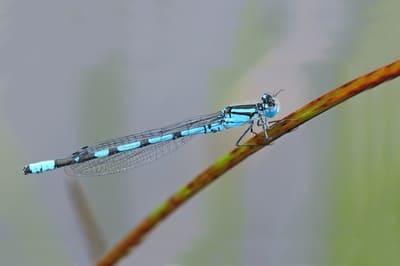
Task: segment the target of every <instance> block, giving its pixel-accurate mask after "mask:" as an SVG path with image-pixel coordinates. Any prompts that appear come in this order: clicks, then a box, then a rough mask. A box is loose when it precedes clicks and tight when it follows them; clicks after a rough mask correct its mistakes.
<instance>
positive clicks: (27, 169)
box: [22, 165, 32, 175]
mask: <svg viewBox="0 0 400 266" xmlns="http://www.w3.org/2000/svg"><path fill="white" fill-rule="evenodd" d="M22 171H24V175H28V174H32V171H31V168H30V167H29V165H25V166H24V168H22Z"/></svg>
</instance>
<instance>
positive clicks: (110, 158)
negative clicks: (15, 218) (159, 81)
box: [23, 93, 279, 176]
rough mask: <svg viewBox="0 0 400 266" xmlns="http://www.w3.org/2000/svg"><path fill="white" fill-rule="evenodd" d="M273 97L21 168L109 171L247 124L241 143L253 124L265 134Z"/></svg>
mask: <svg viewBox="0 0 400 266" xmlns="http://www.w3.org/2000/svg"><path fill="white" fill-rule="evenodd" d="M275 97H276V94H274V95H270V94H267V93H264V94H263V95H262V96H261V102H258V103H253V104H243V105H233V106H227V107H225V108H224V109H222V110H221V111H219V112H217V113H213V114H210V115H205V116H200V117H197V118H194V119H189V120H186V121H183V122H180V123H177V124H174V125H170V126H167V127H163V128H158V129H153V130H149V131H144V132H141V133H138V134H133V135H129V136H125V137H120V138H115V139H111V140H107V141H103V142H100V143H97V144H94V145H91V146H85V147H82V148H81V149H80V150H78V151H76V152H74V153H73V154H72V155H70V156H68V157H66V158H63V159H55V160H47V161H41V162H37V163H31V164H28V165H26V166H24V168H23V171H24V173H25V174H38V173H42V172H45V171H50V170H54V169H56V168H60V167H65V168H64V169H65V172H66V173H67V174H68V175H73V176H88V175H106V174H113V173H117V172H121V171H123V170H126V169H129V168H133V167H136V166H139V165H141V164H143V163H146V162H151V161H153V160H156V159H158V158H160V157H161V156H163V155H165V154H167V153H169V152H171V151H172V150H175V149H176V148H178V147H179V146H181V145H182V144H184V143H186V141H187V140H188V139H189V138H190V137H191V136H194V135H199V134H210V133H217V132H220V131H223V130H227V129H230V128H235V127H240V126H243V125H245V124H247V125H248V127H247V129H246V130H245V131H244V132H243V134H242V135H241V136H240V137H239V139H238V140H237V142H236V145H238V146H240V145H241V144H240V143H241V140H242V139H243V137H244V136H245V135H246V134H247V133H248V132H251V133H254V131H253V126H254V125H255V124H256V125H257V126H261V127H262V129H263V131H264V135H265V138H268V135H267V129H268V123H269V121H268V119H269V118H272V117H274V116H275V115H276V114H277V113H278V112H279V102H278V100H277V99H276V98H275Z"/></svg>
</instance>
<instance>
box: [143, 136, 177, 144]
mask: <svg viewBox="0 0 400 266" xmlns="http://www.w3.org/2000/svg"><path fill="white" fill-rule="evenodd" d="M173 137H174V135H173V134H168V135H164V136H160V137H155V138H150V139H148V142H149V143H150V144H154V143H158V142H162V141H167V140H172V139H173Z"/></svg>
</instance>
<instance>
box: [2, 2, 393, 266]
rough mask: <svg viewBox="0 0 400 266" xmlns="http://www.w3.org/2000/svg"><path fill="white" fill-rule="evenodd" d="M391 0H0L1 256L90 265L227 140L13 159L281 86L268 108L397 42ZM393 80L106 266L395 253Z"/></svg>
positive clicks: (380, 257) (314, 91)
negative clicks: (119, 159) (103, 171)
mask: <svg viewBox="0 0 400 266" xmlns="http://www.w3.org/2000/svg"><path fill="white" fill-rule="evenodd" d="M399 9H400V3H399V2H398V1H396V0H384V1H361V0H353V1H344V0H338V1H328V0H324V1H317V0H304V1H289V0H284V1H272V0H268V1H267V0H265V1H261V0H233V1H226V0H225V1H223V0H222V1H208V0H205V1H176V0H164V1H156V0H153V1H149V0H137V1H103V0H100V1H93V0H88V1H76V0H72V1H45V0H38V1H27V0H18V1H11V0H0V109H1V110H0V136H1V137H0V145H1V148H2V152H1V154H0V166H1V173H0V177H1V186H0V262H1V264H2V265H61V266H62V265H91V264H93V263H94V262H95V261H96V260H97V259H98V258H99V257H100V256H101V255H102V254H104V252H105V251H106V250H108V249H109V248H110V247H111V246H112V245H113V244H114V243H115V242H117V241H118V240H119V239H121V237H122V236H123V235H125V234H126V232H127V231H128V230H130V229H131V228H132V227H133V226H134V225H135V224H137V223H138V222H139V221H141V219H142V218H143V217H145V216H146V215H147V214H149V212H151V211H152V210H153V209H154V208H155V207H157V206H158V205H159V204H160V203H161V202H163V201H164V200H165V199H166V198H167V197H168V196H169V195H171V194H172V193H173V192H174V191H176V190H177V189H178V188H180V187H181V186H183V185H184V184H186V183H187V182H188V181H189V180H191V179H192V178H193V177H194V176H195V175H196V174H198V173H199V172H200V171H201V170H203V169H205V168H206V167H207V166H209V165H210V164H211V163H212V162H214V161H215V160H216V159H217V158H219V157H220V156H222V155H223V154H225V153H226V152H227V151H229V150H230V149H232V148H233V147H234V143H235V142H236V140H237V138H238V137H239V136H240V135H241V133H242V132H243V130H244V128H241V129H234V130H230V131H229V132H223V133H220V134H217V135H213V136H199V137H196V138H194V139H193V140H192V141H191V142H190V143H188V144H187V145H185V146H184V147H182V148H181V149H180V150H179V151H177V152H174V153H172V154H171V155H169V156H166V157H164V158H162V159H160V160H158V161H156V162H154V163H151V164H149V165H146V166H144V167H141V168H136V169H133V170H131V171H129V172H126V173H123V174H118V175H113V176H102V177H87V178H71V177H67V176H66V175H65V174H64V171H63V170H58V171H54V172H48V173H45V174H42V175H34V176H24V175H23V174H22V170H21V169H22V167H23V165H24V164H26V163H30V162H36V161H40V160H44V159H54V158H62V157H65V156H68V155H69V154H71V153H72V152H74V151H75V150H77V149H78V148H79V147H81V146H83V145H87V144H92V143H94V142H97V141H100V140H104V139H108V138H112V137H119V136H123V135H127V134H131V133H134V132H138V131H142V130H147V129H151V128H156V127H161V126H166V125H168V124H171V123H175V122H179V121H181V120H184V119H187V118H190V117H192V116H198V115H201V114H207V113H212V112H215V111H218V110H220V109H221V108H223V107H224V106H226V105H230V104H239V103H249V102H254V101H258V100H259V98H260V96H261V94H262V93H263V92H270V93H272V92H276V91H277V90H280V89H283V90H284V91H283V92H281V93H280V94H279V99H280V102H281V113H280V116H279V117H283V116H285V115H287V114H288V113H290V112H292V111H294V110H295V109H296V108H298V107H300V106H301V105H303V104H305V103H307V102H308V101H310V100H312V99H314V98H316V97H318V96H319V95H321V94H322V93H325V92H327V91H328V90H329V89H331V88H334V87H336V86H338V85H341V84H343V83H345V82H347V81H349V80H351V79H353V78H355V77H357V76H358V75H360V74H364V73H366V72H369V71H371V70H373V69H375V68H377V67H379V66H381V65H384V64H387V63H390V62H392V61H394V60H395V59H398V56H399V47H400V27H399V25H398V23H399V20H398V10H399ZM399 86H400V81H399V80H394V81H392V82H389V83H386V84H384V85H382V86H380V87H378V88H376V89H374V90H371V91H369V92H367V93H364V94H361V95H359V96H357V97H355V98H353V99H351V100H350V101H347V102H345V103H344V104H341V105H339V106H337V107H336V108H334V109H333V110H331V111H329V112H327V113H325V114H323V115H321V116H319V117H318V118H317V119H314V120H312V121H310V122H309V123H306V124H305V125H303V126H301V127H300V128H299V129H298V130H296V131H294V132H293V133H291V134H289V135H286V136H284V137H283V138H281V139H279V140H278V141H276V142H275V143H274V145H273V146H270V147H268V148H265V149H263V150H262V151H260V152H258V153H257V154H255V155H253V156H251V157H250V158H249V159H247V160H246V161H245V162H243V163H241V164H240V165H239V166H237V167H236V168H234V169H233V170H231V171H230V172H229V173H228V174H226V175H225V176H223V177H222V178H220V179H219V180H218V181H217V182H215V183H213V184H212V185H211V186H210V187H208V188H207V189H206V190H205V191H202V192H201V193H200V194H199V195H197V196H196V197H195V198H193V199H192V200H191V201H190V202H189V203H188V204H185V205H184V206H183V208H181V209H179V210H178V211H177V212H176V213H174V214H173V215H172V216H171V217H169V218H168V219H167V220H166V221H165V222H163V223H161V224H160V225H159V227H158V228H157V229H156V230H155V231H154V232H152V233H151V235H150V236H149V237H148V238H147V239H146V240H145V241H144V242H143V244H142V245H141V246H140V247H139V248H138V249H136V250H135V251H134V252H133V253H131V254H129V255H128V256H127V257H125V258H124V259H123V261H121V262H120V264H119V265H144V266H147V265H149V266H152V265H161V266H164V265H175V266H189V265H199V266H200V265H218V266H223V265H229V266H232V265H273V266H317V265H334V266H343V265H363V266H365V265H398V264H399V261H400V253H399V252H398V251H399V250H400V193H398V191H399V187H400V164H399V163H398V161H399V159H398V158H399V156H400V149H399V148H400V139H399V137H398V136H399V135H400V124H399V123H398V122H399V118H398V113H399V111H400V109H399V108H400V107H399V104H398V99H399V97H400V90H399Z"/></svg>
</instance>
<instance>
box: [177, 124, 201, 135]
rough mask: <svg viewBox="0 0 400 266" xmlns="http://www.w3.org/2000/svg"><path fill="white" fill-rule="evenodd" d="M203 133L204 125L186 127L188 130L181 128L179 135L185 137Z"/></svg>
mask: <svg viewBox="0 0 400 266" xmlns="http://www.w3.org/2000/svg"><path fill="white" fill-rule="evenodd" d="M203 133H204V126H201V127H196V128H192V129H188V130H182V131H181V136H182V137H186V136H192V135H197V134H203Z"/></svg>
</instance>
